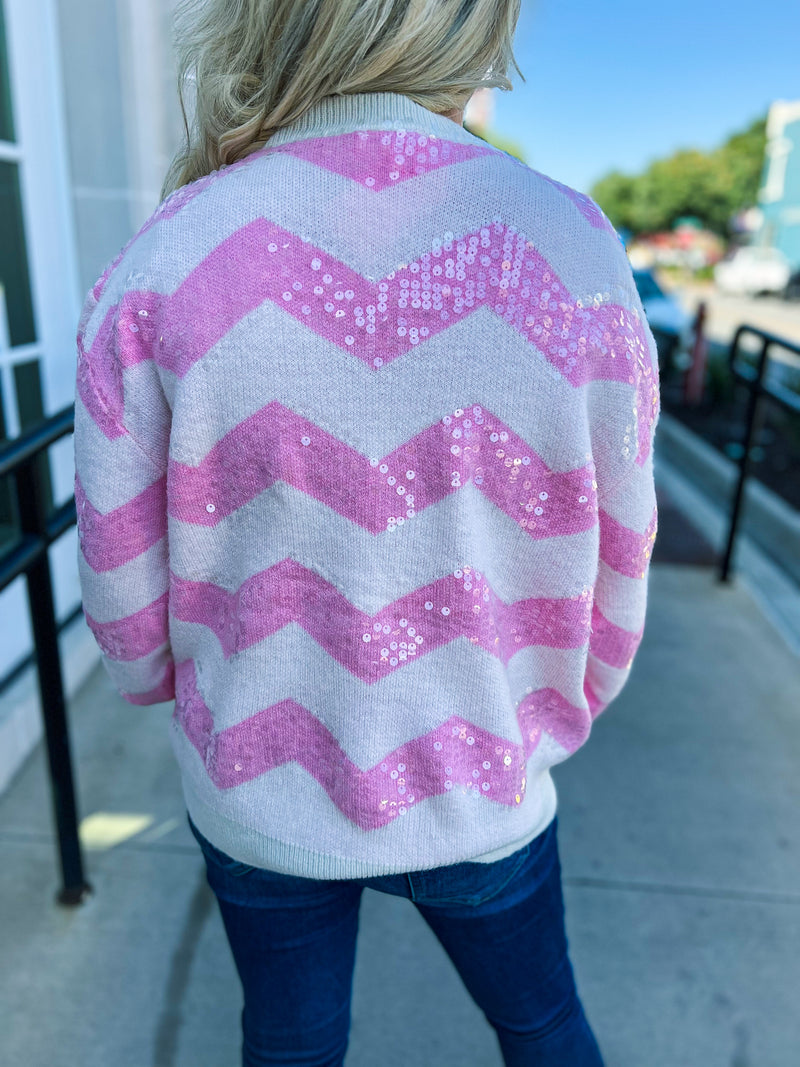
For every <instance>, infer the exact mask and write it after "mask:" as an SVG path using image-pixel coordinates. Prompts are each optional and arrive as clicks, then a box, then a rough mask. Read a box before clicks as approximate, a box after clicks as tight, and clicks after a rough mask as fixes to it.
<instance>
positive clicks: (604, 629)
mask: <svg viewBox="0 0 800 1067" xmlns="http://www.w3.org/2000/svg"><path fill="white" fill-rule="evenodd" d="M643 633H644V627H643V628H642V629H641V630H639V631H638V633H632V632H631V631H630V630H623V629H622V627H621V626H616V625H615V624H614V623H613V622H609V620H608V619H607V618H606V617H605V615H603V613H602V612H601V611H600V609H599V608H598V607H597V605H596V604H595V605H594V607H593V608H592V636H591V638H590V640H589V651H590V652H591V654H592V655H593V656H595V658H596V659H599V660H602V661H603V663H607V664H608V665H609V666H610V667H620V668H622V669H623V670H628V669H629V668H630V666H631V662H632V661H633V657H634V655H635V654H636V649H637V648H638V647H639V645H640V644H641V640H642V634H643Z"/></svg>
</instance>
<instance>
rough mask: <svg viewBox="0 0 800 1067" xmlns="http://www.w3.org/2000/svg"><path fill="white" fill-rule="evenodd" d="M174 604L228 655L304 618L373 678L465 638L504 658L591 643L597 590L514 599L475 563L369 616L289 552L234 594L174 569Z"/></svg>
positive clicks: (343, 659) (349, 664) (326, 644)
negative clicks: (502, 592)
mask: <svg viewBox="0 0 800 1067" xmlns="http://www.w3.org/2000/svg"><path fill="white" fill-rule="evenodd" d="M171 590H172V599H171V602H170V611H171V613H172V615H173V616H174V617H175V618H176V619H181V620H182V621H184V622H192V623H200V624H201V625H203V626H207V627H208V628H209V629H210V630H212V631H213V632H214V633H215V634H216V636H217V639H218V640H219V643H220V646H221V647H222V651H223V654H224V655H225V658H226V659H227V658H229V657H230V656H232V655H234V653H236V652H240V651H241V650H242V649H244V648H248V647H250V646H251V645H254V644H256V643H257V642H259V641H263V640H264V638H266V637H269V636H270V635H271V634H274V633H276V632H277V631H278V630H280V629H281V627H283V626H286V625H287V624H288V623H290V622H296V623H298V624H299V625H300V626H302V627H303V629H304V630H305V631H306V632H307V633H308V634H309V635H310V636H311V637H313V638H314V640H315V641H316V642H317V643H318V644H319V645H320V646H321V647H322V648H324V649H325V651H326V652H327V653H328V654H329V655H330V656H332V657H333V658H334V659H335V660H337V661H338V662H339V663H341V664H342V666H344V667H346V668H347V670H349V671H350V672H351V674H354V675H355V676H356V677H357V678H360V679H361V680H362V681H365V682H367V683H370V684H371V683H373V682H377V681H379V680H380V679H381V678H385V677H386V676H387V675H388V674H391V673H392V672H393V671H394V670H395V669H396V668H399V667H401V666H402V665H403V664H404V663H406V662H407V661H408V660H409V659H416V658H418V657H419V656H420V655H421V654H423V653H425V652H430V651H432V650H433V649H436V648H439V647H441V646H443V645H446V644H448V643H449V642H450V641H454V640H456V638H459V637H468V638H469V640H470V641H471V642H472V643H473V644H477V645H480V646H481V647H482V648H484V649H485V650H486V651H487V652H490V653H492V655H495V656H497V657H498V658H499V659H500V660H502V662H503V663H504V664H507V663H508V661H509V660H510V659H511V657H512V656H513V655H514V654H515V653H516V652H519V651H520V649H523V648H528V647H530V646H535V645H540V646H545V647H547V648H581V647H583V646H585V645H587V644H588V641H589V630H590V623H591V613H592V593H591V591H590V590H587V592H586V593H585V595H584V594H582V595H581V596H579V597H571V598H567V597H564V598H561V599H557V598H545V597H542V598H534V597H531V598H530V599H526V600H518V601H516V602H515V603H511V604H506V603H504V602H503V601H502V600H500V598H499V597H498V596H497V595H496V594H495V593H494V592H493V591H492V590H491V588H490V587H489V583H488V582H487V581H486V579H485V578H484V577H483V575H482V574H481V573H480V572H479V571H475V570H473V569H472V568H470V570H469V571H468V572H467V573H466V574H465V573H464V571H463V570H461V569H459V571H458V576H456V574H449V575H447V576H445V577H443V578H438V579H436V580H435V581H433V582H431V583H430V584H428V585H425V586H422V587H420V588H419V589H416V590H414V591H413V592H412V593H408V594H407V595H406V596H403V597H400V598H399V599H398V600H396V601H394V603H392V604H389V605H388V606H387V607H386V608H384V609H382V610H381V611H379V612H377V613H376V614H375V615H367V614H365V613H364V612H362V611H360V610H359V609H358V608H356V607H355V606H354V605H353V604H352V603H351V602H350V601H349V600H348V599H347V598H346V597H345V596H344V595H343V594H342V593H340V592H339V590H338V589H337V588H336V587H335V586H334V585H332V584H331V583H330V582H328V581H326V580H325V579H324V578H322V577H321V576H320V575H319V574H316V573H315V572H314V571H312V570H310V569H308V568H307V567H304V566H303V565H302V564H300V563H298V562H297V561H296V560H292V559H289V558H287V559H283V560H281V561H280V562H279V563H276V564H274V565H273V566H272V567H269V568H267V570H264V571H261V572H260V573H258V574H254V575H252V576H251V577H250V578H248V579H247V580H246V581H244V582H243V583H242V585H241V586H240V587H239V588H238V589H237V590H236V591H235V592H233V593H229V592H228V591H227V590H226V589H223V588H221V587H220V586H218V585H215V584H213V583H211V582H194V581H188V580H186V579H183V578H180V577H179V576H178V575H176V574H172V575H171Z"/></svg>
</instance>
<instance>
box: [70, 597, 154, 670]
mask: <svg viewBox="0 0 800 1067" xmlns="http://www.w3.org/2000/svg"><path fill="white" fill-rule="evenodd" d="M168 605H169V593H168V592H167V593H164V594H162V595H161V596H160V597H159V598H158V600H154V601H153V603H152V604H148V605H147V607H145V608H142V609H141V611H137V612H134V614H133V615H127V616H126V617H125V618H124V619H116V620H114V621H113V622H98V621H97V619H95V618H93V617H92V616H91V615H90V614H89V612H88V611H87V610H86V608H85V607H84V609H83V613H84V615H85V616H86V622H87V624H88V626H89V629H90V630H91V631H92V633H93V634H94V636H95V640H96V641H97V643H98V645H99V646H100V648H101V649H102V650H103V652H105V654H106V655H107V656H110V657H111V659H115V660H120V661H123V662H130V661H132V660H136V659H141V657H142V656H147V655H149V654H150V653H151V652H155V650H156V649H157V648H160V647H161V645H163V644H164V643H165V642H166V641H168V640H169V620H168V616H167V609H168Z"/></svg>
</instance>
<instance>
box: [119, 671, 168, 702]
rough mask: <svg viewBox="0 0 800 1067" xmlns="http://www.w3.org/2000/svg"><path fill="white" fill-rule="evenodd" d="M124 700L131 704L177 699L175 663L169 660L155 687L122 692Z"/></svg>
mask: <svg viewBox="0 0 800 1067" xmlns="http://www.w3.org/2000/svg"><path fill="white" fill-rule="evenodd" d="M120 696H121V697H122V698H123V700H127V701H128V703H129V704H161V703H162V702H164V701H167V700H174V699H175V664H174V663H173V662H172V660H170V661H169V663H168V664H167V666H166V668H165V669H164V675H163V677H162V679H161V681H160V682H159V683H158V685H157V686H156V687H155V688H154V689H149V690H148V691H147V692H146V693H122V692H121V693H120Z"/></svg>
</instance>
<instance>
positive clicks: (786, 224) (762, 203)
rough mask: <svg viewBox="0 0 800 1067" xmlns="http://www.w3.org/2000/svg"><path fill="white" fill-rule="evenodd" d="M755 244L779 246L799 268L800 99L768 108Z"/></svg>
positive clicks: (777, 103) (793, 264)
mask: <svg viewBox="0 0 800 1067" xmlns="http://www.w3.org/2000/svg"><path fill="white" fill-rule="evenodd" d="M758 202H759V208H760V211H761V225H760V227H759V230H758V233H757V234H756V239H755V242H754V243H756V244H759V245H763V246H767V247H770V248H777V249H779V250H780V251H781V252H783V254H784V255H785V256H786V258H787V259H788V260H789V262H790V263H791V264H792V267H793V268H794V269H795V270H800V100H777V101H776V102H775V103H774V104H773V105H772V107H771V108H770V109H769V117H768V119H767V147H766V153H765V159H764V174H763V178H762V187H761V189H760V191H759V194H758Z"/></svg>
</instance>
